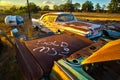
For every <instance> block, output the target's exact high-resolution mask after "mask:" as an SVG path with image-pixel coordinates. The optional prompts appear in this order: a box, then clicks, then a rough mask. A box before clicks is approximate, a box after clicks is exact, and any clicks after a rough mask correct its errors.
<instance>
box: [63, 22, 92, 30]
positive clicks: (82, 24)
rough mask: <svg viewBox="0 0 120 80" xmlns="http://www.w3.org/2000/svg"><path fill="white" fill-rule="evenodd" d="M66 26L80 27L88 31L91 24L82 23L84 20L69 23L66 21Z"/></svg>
mask: <svg viewBox="0 0 120 80" xmlns="http://www.w3.org/2000/svg"><path fill="white" fill-rule="evenodd" d="M64 26H65V27H71V28H75V29H79V30H82V31H88V30H89V28H90V27H91V25H90V24H87V23H82V22H68V23H64Z"/></svg>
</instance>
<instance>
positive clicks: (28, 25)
mask: <svg viewBox="0 0 120 80" xmlns="http://www.w3.org/2000/svg"><path fill="white" fill-rule="evenodd" d="M27 9H28V21H27V35H28V38H31V37H32V21H31V13H30V4H29V0H27Z"/></svg>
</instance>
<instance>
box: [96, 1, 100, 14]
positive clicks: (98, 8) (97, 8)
mask: <svg viewBox="0 0 120 80" xmlns="http://www.w3.org/2000/svg"><path fill="white" fill-rule="evenodd" d="M95 10H96V12H100V10H101V7H100V4H99V3H97V4H96V5H95Z"/></svg>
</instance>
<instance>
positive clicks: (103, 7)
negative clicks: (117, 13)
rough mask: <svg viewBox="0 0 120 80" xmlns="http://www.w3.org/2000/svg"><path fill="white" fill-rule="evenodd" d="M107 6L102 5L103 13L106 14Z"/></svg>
mask: <svg viewBox="0 0 120 80" xmlns="http://www.w3.org/2000/svg"><path fill="white" fill-rule="evenodd" d="M105 8H106V5H104V4H103V5H102V12H105Z"/></svg>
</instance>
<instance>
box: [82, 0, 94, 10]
mask: <svg viewBox="0 0 120 80" xmlns="http://www.w3.org/2000/svg"><path fill="white" fill-rule="evenodd" d="M93 8H94V7H93V3H92V2H91V1H86V2H85V3H83V4H82V11H84V12H92V11H93Z"/></svg>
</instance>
